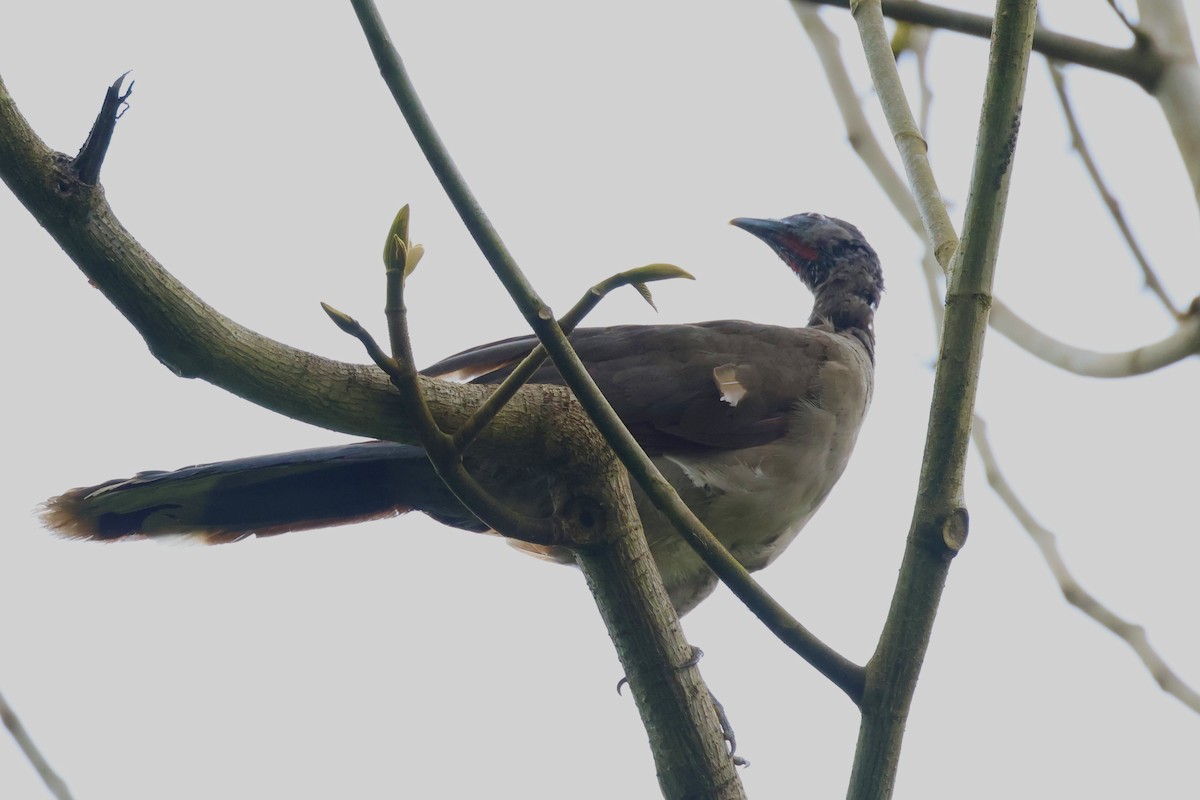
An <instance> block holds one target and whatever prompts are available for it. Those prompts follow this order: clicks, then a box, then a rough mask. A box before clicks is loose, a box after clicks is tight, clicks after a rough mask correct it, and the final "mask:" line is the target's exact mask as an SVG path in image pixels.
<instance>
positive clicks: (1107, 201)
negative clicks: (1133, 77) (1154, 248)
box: [1046, 9, 1181, 319]
mask: <svg viewBox="0 0 1200 800" xmlns="http://www.w3.org/2000/svg"><path fill="white" fill-rule="evenodd" d="M1116 10H1117V13H1118V14H1120V10H1119V9H1116ZM1121 19H1122V20H1125V17H1124V16H1123V15H1122V16H1121ZM1126 22H1127V21H1126ZM1046 67H1047V68H1048V69H1049V70H1050V80H1051V82H1052V83H1053V84H1054V92H1055V94H1057V95H1058V104H1059V105H1060V106H1062V111H1063V117H1064V118H1065V119H1066V121H1067V130H1068V131H1070V133H1071V147H1073V148H1074V149H1075V152H1076V153H1078V154H1079V160H1080V161H1081V162H1083V168H1084V169H1085V170H1086V171H1087V174H1088V177H1090V178H1091V179H1092V183H1093V184H1095V186H1096V191H1097V192H1099V194H1100V199H1101V200H1103V201H1104V205H1105V207H1106V208H1107V209H1108V213H1109V214H1111V215H1112V218H1113V222H1114V223H1116V225H1117V230H1118V231H1120V232H1121V237H1122V238H1123V239H1125V244H1126V246H1128V247H1129V252H1130V254H1131V255H1132V256H1133V258H1134V260H1135V261H1137V263H1138V266H1139V267H1140V268H1141V270H1142V277H1143V279H1144V280H1145V281H1146V286H1147V287H1149V288H1150V290H1151V291H1152V292H1154V294H1155V296H1156V297H1158V299H1159V301H1161V302H1162V304H1163V306H1165V307H1166V309H1167V311H1168V312H1169V313H1170V314H1171V316H1173V317H1175V318H1177V319H1178V318H1179V317H1180V316H1181V314H1180V313H1179V311H1178V309H1176V307H1175V304H1174V303H1172V302H1171V298H1170V297H1169V296H1168V295H1167V289H1166V287H1165V286H1163V285H1162V282H1161V281H1159V279H1158V276H1157V275H1156V274H1155V273H1154V268H1153V267H1151V266H1150V260H1149V259H1148V258H1146V254H1145V253H1144V252H1143V251H1142V248H1141V245H1139V244H1138V242H1137V237H1135V236H1134V235H1133V229H1132V228H1130V226H1129V221H1128V220H1126V219H1125V214H1124V213H1123V212H1122V211H1121V203H1120V202H1119V201H1118V200H1117V198H1116V197H1115V196H1114V195H1113V193H1112V192H1110V191H1109V190H1108V186H1107V185H1106V184H1105V183H1104V178H1103V176H1101V175H1100V167H1099V166H1097V164H1096V161H1095V159H1093V158H1092V152H1091V150H1090V149H1089V148H1088V146H1087V142H1086V141H1085V140H1084V138H1083V130H1082V129H1081V128H1080V127H1079V121H1078V120H1077V119H1076V118H1075V109H1074V108H1073V107H1072V106H1071V96H1070V95H1069V94H1068V93H1067V77H1066V75H1064V74H1063V68H1062V63H1061V62H1058V61H1053V60H1051V59H1047V60H1046Z"/></svg>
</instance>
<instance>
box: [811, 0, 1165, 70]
mask: <svg viewBox="0 0 1200 800" xmlns="http://www.w3.org/2000/svg"><path fill="white" fill-rule="evenodd" d="M793 2H810V3H812V4H813V5H822V6H835V7H837V8H852V7H853V6H854V2H853V0H793ZM882 5H883V14H884V15H885V16H887V17H890V18H892V19H894V20H896V21H897V22H912V23H914V24H917V25H927V26H929V27H931V28H937V29H940V30H944V31H952V32H954V33H965V34H967V35H968V36H978V37H981V38H985V39H986V38H988V37H990V36H991V35H992V18H991V17H985V16H983V15H981V14H971V13H968V12H966V11H958V10H956V9H951V8H945V7H942V6H936V5H933V4H932V3H922V2H917V1H916V0H883V4H882ZM1142 45H1143V43H1142V42H1136V41H1135V43H1134V46H1132V47H1109V46H1108V45H1103V44H1096V43H1095V42H1089V41H1088V40H1086V39H1079V38H1076V37H1074V36H1067V35H1064V34H1061V33H1053V32H1052V31H1047V30H1044V29H1040V28H1039V29H1038V30H1037V31H1036V32H1035V33H1034V37H1033V49H1034V50H1036V51H1037V52H1039V53H1041V54H1042V55H1044V56H1046V57H1047V58H1055V59H1058V60H1059V61H1066V62H1069V63H1072V64H1079V65H1080V66H1084V67H1091V68H1093V69H1098V70H1100V71H1101V72H1109V73H1111V74H1113V75H1119V76H1121V77H1122V78H1128V79H1129V80H1131V81H1133V82H1134V83H1136V84H1138V85H1139V86H1141V87H1142V88H1143V89H1145V90H1146V91H1147V92H1151V93H1153V92H1154V91H1155V88H1156V86H1157V85H1158V81H1159V80H1160V79H1161V78H1162V75H1163V72H1164V70H1165V69H1166V68H1167V63H1168V59H1167V58H1165V57H1164V56H1163V54H1161V53H1159V52H1158V51H1157V50H1155V49H1154V48H1146V47H1143V46H1142Z"/></svg>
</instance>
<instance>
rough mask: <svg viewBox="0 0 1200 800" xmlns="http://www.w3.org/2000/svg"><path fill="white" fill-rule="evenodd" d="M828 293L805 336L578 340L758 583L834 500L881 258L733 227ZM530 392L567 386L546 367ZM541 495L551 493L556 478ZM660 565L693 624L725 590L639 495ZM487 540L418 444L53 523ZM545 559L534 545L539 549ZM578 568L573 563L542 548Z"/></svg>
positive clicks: (293, 466)
mask: <svg viewBox="0 0 1200 800" xmlns="http://www.w3.org/2000/svg"><path fill="white" fill-rule="evenodd" d="M733 224H734V225H736V226H738V227H739V228H742V229H743V230H746V231H749V232H750V233H752V234H754V235H755V236H757V237H758V238H760V239H762V240H763V241H764V242H766V243H767V244H768V245H770V246H771V248H772V249H773V250H774V251H775V252H776V253H777V254H778V255H779V257H780V258H782V259H783V261H784V263H785V264H787V265H788V266H789V267H791V268H792V270H793V271H795V273H796V274H797V275H798V276H799V277H800V279H801V280H802V281H804V283H805V285H807V286H808V288H809V289H811V290H812V292H813V295H814V299H815V302H814V307H813V312H812V315H811V316H810V317H809V320H808V325H807V327H803V328H783V327H776V326H773V325H758V324H755V323H752V322H741V321H736V320H727V321H722V322H701V323H696V324H694V325H620V326H616V327H611V328H581V329H579V330H577V331H576V332H575V333H574V334H572V335H571V343H572V344H573V345H574V347H575V349H576V351H577V352H578V353H579V356H580V358H582V359H583V363H584V364H585V365H587V368H588V371H589V372H590V373H591V375H592V377H593V378H594V379H595V381H596V383H597V384H598V385H599V387H600V389H601V391H603V392H604V395H605V396H606V397H607V398H608V400H609V402H610V403H612V406H613V408H614V409H615V410H616V412H617V414H618V415H620V417H621V419H622V420H623V421H624V422H625V424H626V425H627V426H628V427H629V429H630V431H631V432H632V433H633V435H634V436H635V437H636V438H637V440H638V442H640V443H641V445H642V447H643V448H644V449H645V450H646V452H647V453H648V454H649V455H650V456H651V457H652V458H653V459H654V461H655V463H656V464H657V465H658V467H659V469H660V470H662V472H663V474H664V475H666V477H667V478H668V479H669V480H670V481H671V483H672V484H673V485H674V486H675V488H676V489H677V490H678V492H679V494H680V495H681V496H682V497H683V499H684V501H686V502H687V504H688V505H689V506H690V507H691V508H692V509H693V511H695V513H696V514H697V515H698V516H699V517H700V519H701V520H703V521H704V523H705V524H706V525H707V526H708V527H709V529H710V530H712V532H713V533H714V534H716V536H717V538H719V539H720V540H721V541H722V542H723V543H724V544H725V546H726V547H727V548H729V550H730V551H731V552H732V553H733V555H734V556H735V557H736V558H737V559H738V560H739V561H741V562H742V564H744V565H745V566H746V568H747V569H750V570H757V569H761V568H763V567H765V566H766V565H767V564H769V563H771V561H773V560H774V559H775V558H776V557H777V556H778V555H779V554H780V553H781V552H782V551H783V549H784V548H785V547H786V546H787V545H788V544H789V543H790V542H791V541H792V539H793V538H795V536H796V534H797V533H798V532H799V530H800V529H801V528H802V527H804V524H805V523H806V522H808V520H809V518H811V517H812V515H813V513H814V512H815V511H816V510H817V508H818V507H819V506H820V505H821V503H822V502H823V501H824V500H825V497H826V496H827V495H828V494H829V491H830V489H832V488H833V485H834V483H835V482H836V481H837V479H838V477H839V476H841V474H842V470H843V469H845V467H846V462H847V460H848V459H849V458H850V451H851V449H852V448H853V447H854V441H855V439H856V438H857V436H858V430H859V427H860V426H861V425H862V421H863V416H864V415H865V414H866V411H867V406H868V404H869V403H870V400H871V387H872V381H873V371H874V359H875V353H874V349H875V348H874V345H875V336H874V333H873V330H872V319H873V317H874V313H875V308H876V306H877V305H878V303H879V298H880V293H881V292H882V290H883V277H882V274H881V272H880V268H879V259H878V257H877V256H876V254H875V251H874V250H872V249H871V246H870V245H868V244H867V242H866V240H865V239H863V236H862V234H861V233H859V231H858V229H857V228H855V227H854V226H853V225H850V224H849V223H846V222H843V221H841V220H838V219H833V218H832V217H826V216H822V215H821V214H796V215H794V216H791V217H787V218H784V219H779V220H773V219H736V220H734V221H733ZM535 344H536V340H535V339H534V338H533V337H532V336H520V337H517V338H513V339H506V340H504V341H501V342H495V343H492V344H486V345H482V346H480V347H475V348H472V349H470V350H467V351H464V352H462V353H459V354H458V355H455V356H451V357H450V358H447V359H445V360H444V361H442V362H440V363H438V364H434V365H433V366H432V367H430V368H428V369H426V370H425V371H424V374H426V375H430V376H434V377H438V376H442V377H455V378H458V379H471V380H473V381H474V382H476V383H497V382H498V381H500V380H501V379H503V377H504V376H505V375H506V374H507V373H508V371H509V370H510V369H511V368H512V367H513V366H514V365H515V364H516V363H517V362H518V361H519V360H520V359H521V358H522V357H523V356H525V355H526V354H527V353H528V352H529V351H530V349H531V348H532V347H533V346H534V345H535ZM531 382H532V383H553V384H558V383H562V379H561V377H560V376H559V374H558V372H557V370H556V369H555V368H554V367H553V366H552V365H551V364H549V363H548V362H547V363H546V364H545V365H543V366H542V367H541V369H539V370H538V372H537V374H536V375H535V376H534V377H533V379H532V381H531ZM466 463H467V466H468V468H469V469H470V470H471V472H472V473H473V474H475V475H476V476H477V477H478V478H479V480H480V481H481V482H482V483H483V484H484V485H485V486H488V485H489V483H490V484H491V485H492V486H494V487H496V488H498V489H500V490H502V491H499V492H498V494H500V496H501V497H503V498H507V499H511V498H519V503H520V504H521V505H524V506H527V508H525V509H523V510H526V511H533V512H535V513H536V512H537V511H539V510H541V511H542V512H543V513H545V512H546V510H547V509H548V506H547V505H546V503H545V497H544V495H545V492H544V491H542V486H544V483H539V477H538V475H537V471H536V469H535V468H531V469H526V470H524V471H522V470H521V469H514V468H513V467H512V466H511V465H508V466H501V465H498V464H493V463H490V462H488V461H485V460H483V459H480V458H478V457H474V458H473V457H471V455H470V453H469V452H468V454H467V458H466ZM541 480H543V481H544V478H542V479H541ZM635 494H636V495H637V503H638V510H639V513H640V514H641V517H642V521H643V523H644V525H645V529H646V537H647V540H648V541H649V544H650V549H651V552H652V553H653V554H654V558H655V561H656V562H657V563H658V567H659V570H660V571H661V573H662V577H663V581H664V582H665V584H666V587H667V590H668V592H669V593H670V596H671V599H672V601H673V602H674V604H675V606H676V608H677V609H678V610H679V611H680V613H682V612H685V611H687V610H689V609H691V608H693V607H694V606H695V605H696V604H697V603H699V602H700V601H701V600H702V599H704V598H705V597H706V596H707V595H708V594H709V592H711V591H712V588H713V585H714V583H715V580H716V579H715V576H714V575H713V574H712V573H711V572H710V571H709V570H708V568H707V567H705V566H704V565H703V564H702V563H701V561H700V559H699V557H698V556H696V554H695V553H694V552H692V550H691V548H690V547H689V546H688V545H687V544H685V543H684V542H683V540H682V539H680V538H679V536H678V535H677V534H676V533H675V532H674V530H673V529H672V528H671V526H670V525H669V524H668V523H667V522H666V521H665V520H664V519H663V518H662V517H661V516H660V515H659V513H658V512H657V511H656V510H655V509H654V508H653V507H652V506H651V505H650V503H649V502H648V501H647V500H646V498H645V497H644V496H643V495H642V494H641V492H640V491H638V490H637V489H636V487H635ZM410 510H416V511H422V512H424V513H426V514H428V515H429V516H431V517H433V518H434V519H437V520H439V521H440V522H443V523H445V524H447V525H452V526H454V527H457V528H463V529H466V530H472V531H479V530H484V529H485V527H486V526H484V525H483V524H482V523H481V522H480V521H479V520H478V519H476V518H475V517H474V516H472V515H471V514H470V513H469V512H468V511H467V510H466V509H465V508H463V507H462V505H460V504H459V503H458V501H457V500H456V499H455V498H454V496H453V495H451V494H450V492H449V491H448V490H447V489H446V488H445V486H443V485H442V483H441V482H440V481H439V480H438V478H437V477H436V475H434V472H433V469H432V467H431V466H430V465H429V462H428V461H427V460H426V458H425V454H424V451H422V450H421V449H420V448H419V447H414V446H412V445H404V444H394V443H391V442H357V443H355V444H348V445H343V446H340V447H323V448H317V449H313V450H300V451H297V452H292V453H281V454H277V455H268V456H259V457H256V458H243V459H238V460H235V461H223V462H220V463H216V464H204V465H201V466H195V467H186V468H184V469H180V470H176V471H174V472H143V473H141V474H139V475H137V476H135V477H133V478H129V479H126V480H112V481H108V482H106V483H102V484H100V485H98V486H90V487H87V488H82V489H73V490H71V491H69V492H67V493H66V494H64V495H61V496H59V497H56V498H53V499H52V500H49V501H48V502H47V503H46V507H45V511H44V515H43V516H44V519H45V521H46V522H47V523H48V524H49V525H50V526H51V527H52V528H55V529H57V530H59V531H61V532H62V533H64V534H66V535H68V536H75V537H80V538H87V539H106V540H107V539H121V538H125V537H146V536H149V537H153V536H158V535H163V534H181V533H182V534H195V535H197V536H199V537H202V538H204V539H206V540H207V541H211V542H223V541H233V540H236V539H240V538H243V537H245V536H249V535H250V534H258V535H260V536H261V535H273V534H277V533H284V532H287V531H295V530H303V529H307V528H319V527H325V526H329V525H338V524H342V523H345V522H351V521H356V520H362V519H369V518H375V517H386V516H390V515H393V514H399V513H403V512H405V511H410ZM527 549H536V548H527ZM539 554H540V555H543V556H549V557H551V558H554V559H555V560H561V561H566V562H570V561H571V560H572V559H571V555H570V553H566V552H563V553H557V552H549V553H548V552H545V551H539Z"/></svg>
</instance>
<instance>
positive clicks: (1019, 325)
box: [991, 297, 1200, 378]
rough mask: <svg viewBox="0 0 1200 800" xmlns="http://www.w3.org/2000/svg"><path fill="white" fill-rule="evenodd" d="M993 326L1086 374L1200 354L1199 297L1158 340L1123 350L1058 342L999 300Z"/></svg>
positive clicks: (1144, 367)
mask: <svg viewBox="0 0 1200 800" xmlns="http://www.w3.org/2000/svg"><path fill="white" fill-rule="evenodd" d="M991 322H992V327H993V328H995V329H996V330H997V331H998V332H999V333H1002V334H1004V336H1005V337H1006V338H1007V339H1008V340H1009V341H1011V342H1012V343H1013V344H1015V345H1017V346H1018V347H1020V348H1021V349H1023V350H1025V351H1026V352H1027V353H1029V354H1030V355H1034V356H1037V357H1038V358H1040V359H1042V360H1043V361H1045V362H1046V363H1048V364H1053V365H1054V366H1056V367H1058V368H1059V369H1063V370H1066V371H1067V372H1073V373H1075V374H1076V375H1082V376H1084V377H1088V378H1127V377H1130V376H1132V375H1144V374H1146V373H1147V372H1153V371H1155V370H1158V369H1162V368H1163V367H1167V366H1170V365H1171V364H1174V363H1176V362H1179V361H1182V360H1183V359H1185V358H1189V357H1191V356H1196V355H1200V297H1198V298H1196V300H1194V301H1192V305H1191V307H1190V308H1189V309H1188V310H1187V312H1186V313H1184V314H1183V315H1182V316H1181V317H1180V319H1179V327H1178V328H1176V329H1175V330H1174V331H1173V332H1172V333H1171V334H1170V335H1169V336H1167V337H1166V338H1164V339H1161V340H1159V341H1157V342H1151V343H1150V344H1147V345H1143V346H1141V347H1138V348H1136V349H1134V350H1129V351H1126V352H1124V353H1099V352H1096V351H1094V350H1084V349H1083V348H1081V347H1075V346H1073V345H1069V344H1066V343H1065V342H1060V341H1058V340H1057V339H1055V338H1053V337H1051V336H1048V335H1047V334H1045V333H1042V332H1041V331H1039V330H1037V329H1036V328H1034V327H1033V326H1032V325H1030V324H1029V323H1028V322H1026V321H1025V320H1023V319H1021V318H1020V317H1018V316H1017V315H1016V314H1015V313H1013V311H1012V310H1011V309H1010V308H1009V307H1008V306H1006V305H1005V304H1004V303H1002V302H1000V301H999V300H995V301H994V302H993V304H992V320H991Z"/></svg>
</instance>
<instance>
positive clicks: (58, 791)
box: [0, 694, 71, 800]
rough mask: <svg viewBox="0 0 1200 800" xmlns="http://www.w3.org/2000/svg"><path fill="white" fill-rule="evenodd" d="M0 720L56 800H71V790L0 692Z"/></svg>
mask: <svg viewBox="0 0 1200 800" xmlns="http://www.w3.org/2000/svg"><path fill="white" fill-rule="evenodd" d="M0 720H3V721H4V727H6V728H8V732H9V733H11V734H12V737H13V739H14V740H16V742H17V746H18V747H20V748H21V752H22V753H24V754H25V758H27V759H28V760H29V763H30V764H32V765H33V768H34V769H35V770H37V774H38V775H39V776H41V779H42V782H43V783H45V784H46V788H47V789H49V790H50V793H51V794H53V795H54V796H55V797H56V798H58V800H71V790H70V789H68V788H67V784H66V782H65V781H63V779H62V778H60V777H59V776H58V773H57V772H55V771H54V768H53V767H51V766H50V762H48V761H46V758H45V757H44V756H43V755H42V753H41V751H40V750H38V748H37V745H36V744H34V742H33V737H32V736H30V735H29V731H27V730H25V726H24V725H22V724H21V718H20V717H18V716H17V712H16V711H14V710H13V708H12V706H10V705H9V704H8V701H7V700H5V699H4V695H2V694H0Z"/></svg>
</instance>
